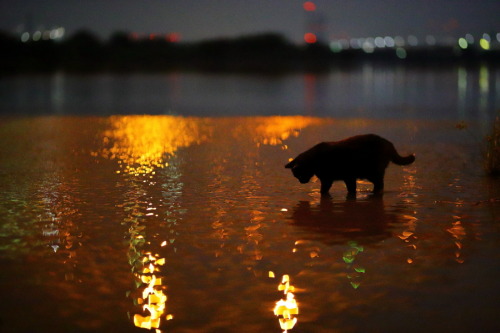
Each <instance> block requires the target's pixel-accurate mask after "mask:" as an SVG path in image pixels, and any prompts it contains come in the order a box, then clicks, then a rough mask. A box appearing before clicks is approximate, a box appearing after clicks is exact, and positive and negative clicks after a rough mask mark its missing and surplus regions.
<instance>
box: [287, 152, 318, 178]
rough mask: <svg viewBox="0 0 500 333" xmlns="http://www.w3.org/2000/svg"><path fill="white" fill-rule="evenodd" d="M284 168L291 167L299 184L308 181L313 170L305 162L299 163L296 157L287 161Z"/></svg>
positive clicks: (312, 174)
mask: <svg viewBox="0 0 500 333" xmlns="http://www.w3.org/2000/svg"><path fill="white" fill-rule="evenodd" d="M285 168H287V169H291V170H292V173H293V175H294V177H295V178H297V179H298V180H299V182H300V183H301V184H305V183H308V182H309V181H310V180H311V178H312V176H314V171H313V170H312V169H311V168H310V167H308V165H307V164H306V163H300V161H298V160H297V158H296V159H294V160H292V161H291V162H289V163H287V164H286V165H285Z"/></svg>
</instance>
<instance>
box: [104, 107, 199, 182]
mask: <svg viewBox="0 0 500 333" xmlns="http://www.w3.org/2000/svg"><path fill="white" fill-rule="evenodd" d="M110 122H111V126H112V128H111V129H109V130H107V131H105V132H104V134H103V143H104V148H103V149H102V151H101V153H100V155H101V156H103V157H105V158H108V159H112V160H115V159H116V160H117V161H118V164H119V166H120V170H118V171H117V173H122V172H123V173H125V174H129V175H134V176H139V175H143V176H144V175H149V176H150V177H152V175H154V174H155V170H156V169H159V168H163V167H165V166H167V165H168V164H167V162H166V156H165V155H173V154H174V153H175V152H176V151H177V150H178V149H180V148H184V147H188V146H190V145H192V144H199V143H201V142H203V141H206V140H207V139H208V131H204V129H205V130H206V128H204V127H203V124H202V120H200V119H195V118H185V117H175V116H115V117H111V118H110ZM96 155H97V154H96Z"/></svg>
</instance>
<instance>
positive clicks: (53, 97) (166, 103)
mask: <svg viewBox="0 0 500 333" xmlns="http://www.w3.org/2000/svg"><path fill="white" fill-rule="evenodd" d="M498 109H500V69H499V68H495V67H487V66H479V67H471V68H468V67H457V68H453V67H446V68H443V69H439V68H438V69H436V68H434V67H433V68H429V69H422V68H417V69H416V68H405V67H377V66H372V65H370V64H366V65H364V66H362V67H360V68H356V69H350V70H336V71H332V72H330V73H328V74H324V75H312V74H290V75H284V76H269V77H261V76H238V75H215V74H214V75H200V74H194V73H193V74H190V73H170V74H158V75H151V74H146V75H144V74H134V75H88V76H75V75H67V74H57V75H53V76H43V75H42V76H19V77H0V114H16V115H19V114H28V115H48V114H53V115H68V114H69V115H112V114H162V115H165V114H173V115H189V116H209V117H212V116H234V115H240V116H243V115H245V116H254V115H304V114H306V115H310V116H321V117H342V118H346V117H347V118H352V117H355V118H359V117H361V118H372V119H373V118H376V119H380V118H384V119H394V118H396V119H408V118H419V119H421V118H425V119H429V118H430V119H459V120H475V121H481V122H483V123H484V122H488V121H491V117H492V114H494V113H495V112H496V111H497V110H498Z"/></svg>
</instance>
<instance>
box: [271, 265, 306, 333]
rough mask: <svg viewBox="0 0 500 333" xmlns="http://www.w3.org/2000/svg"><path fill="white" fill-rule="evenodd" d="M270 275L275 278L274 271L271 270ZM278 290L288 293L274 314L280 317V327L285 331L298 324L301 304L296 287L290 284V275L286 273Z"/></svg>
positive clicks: (276, 307) (279, 302) (280, 301)
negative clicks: (299, 304) (299, 303)
mask: <svg viewBox="0 0 500 333" xmlns="http://www.w3.org/2000/svg"><path fill="white" fill-rule="evenodd" d="M269 277H271V278H273V277H274V273H273V272H269ZM278 290H279V291H283V293H284V294H285V295H286V298H285V299H280V300H279V301H278V302H276V306H275V307H274V310H273V311H274V314H275V315H276V316H278V317H279V323H280V327H281V329H282V330H283V331H284V332H287V331H288V330H291V329H293V328H294V327H295V324H297V321H298V319H297V315H298V314H299V306H298V304H297V301H296V300H295V295H294V294H293V292H294V291H295V287H294V286H293V285H291V284H290V277H289V276H288V275H287V274H285V275H283V277H282V278H281V283H280V284H279V285H278Z"/></svg>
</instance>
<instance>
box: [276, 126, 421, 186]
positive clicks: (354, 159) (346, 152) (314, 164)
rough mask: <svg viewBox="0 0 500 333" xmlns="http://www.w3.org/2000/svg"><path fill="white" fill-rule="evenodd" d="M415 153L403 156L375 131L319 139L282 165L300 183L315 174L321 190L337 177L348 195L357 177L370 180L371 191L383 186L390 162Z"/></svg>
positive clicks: (407, 160)
mask: <svg viewBox="0 0 500 333" xmlns="http://www.w3.org/2000/svg"><path fill="white" fill-rule="evenodd" d="M413 161H415V155H413V154H412V155H408V156H406V157H402V156H400V155H399V154H398V152H397V151H396V149H395V148H394V145H393V144H392V143H391V142H390V141H388V140H386V139H384V138H382V137H380V136H378V135H375V134H366V135H357V136H353V137H351V138H348V139H345V140H342V141H336V142H322V143H319V144H317V145H315V146H314V147H312V148H311V149H309V150H306V151H305V152H303V153H302V154H300V155H299V156H297V157H296V158H295V159H294V160H292V161H291V162H290V163H288V164H287V165H285V168H288V169H292V172H293V175H294V176H295V177H296V178H297V179H298V180H299V181H300V182H301V183H302V184H305V183H307V182H309V180H310V179H311V177H312V176H314V175H316V176H317V177H318V178H319V180H320V181H321V194H322V195H328V191H329V190H330V187H331V186H332V184H333V182H334V181H336V180H342V181H344V182H345V184H346V187H347V192H348V193H349V195H351V196H352V195H355V193H356V180H357V179H367V180H368V181H370V182H372V183H373V185H374V186H373V192H374V193H381V192H382V191H383V189H384V174H385V169H386V168H387V165H388V164H389V162H393V163H395V164H398V165H408V164H411V163H413Z"/></svg>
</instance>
